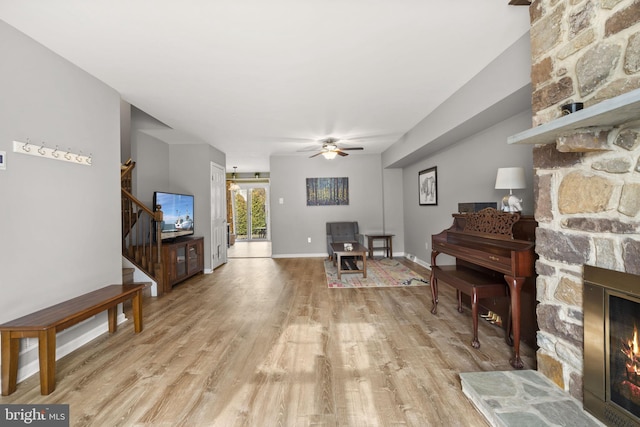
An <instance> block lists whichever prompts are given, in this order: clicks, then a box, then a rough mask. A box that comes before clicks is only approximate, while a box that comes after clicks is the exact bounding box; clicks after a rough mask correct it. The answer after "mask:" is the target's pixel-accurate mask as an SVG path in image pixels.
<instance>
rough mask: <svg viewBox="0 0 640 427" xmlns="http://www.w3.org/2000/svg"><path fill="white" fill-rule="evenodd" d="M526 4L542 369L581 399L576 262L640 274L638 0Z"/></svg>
mask: <svg viewBox="0 0 640 427" xmlns="http://www.w3.org/2000/svg"><path fill="white" fill-rule="evenodd" d="M529 10H530V15H531V51H532V64H533V65H532V71H531V79H532V88H533V94H532V106H533V120H532V122H533V128H532V129H530V130H528V131H526V132H523V133H521V134H518V135H515V136H514V137H512V138H510V140H509V142H510V143H530V144H535V147H534V148H533V161H534V169H535V201H536V208H535V218H536V220H537V221H538V231H537V236H536V242H537V243H536V252H537V253H538V255H539V260H538V263H537V265H536V270H537V273H538V279H537V299H538V301H539V305H538V308H537V316H538V324H539V328H540V330H539V332H538V335H537V342H538V346H539V350H538V353H537V362H538V370H539V371H540V372H541V373H543V374H544V375H545V376H547V377H548V378H549V379H551V380H552V381H553V382H555V383H556V384H557V385H558V386H559V387H560V388H562V389H564V390H566V391H568V392H569V393H570V394H571V395H572V396H574V397H575V398H577V399H578V400H582V399H583V392H582V389H583V369H584V366H583V322H584V319H583V316H584V313H583V291H582V274H583V265H585V264H586V265H592V266H598V267H603V268H607V269H611V270H617V271H622V272H628V273H633V274H640V159H639V158H640V90H638V88H640V0H567V1H561V0H535V1H534V2H533V3H532V5H531V6H530V9H529ZM572 102H583V103H584V105H585V109H584V110H581V111H578V112H576V113H573V114H570V115H568V116H564V117H561V110H560V107H561V106H562V105H564V104H567V103H572Z"/></svg>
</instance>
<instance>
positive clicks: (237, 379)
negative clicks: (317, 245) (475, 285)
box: [0, 258, 534, 427]
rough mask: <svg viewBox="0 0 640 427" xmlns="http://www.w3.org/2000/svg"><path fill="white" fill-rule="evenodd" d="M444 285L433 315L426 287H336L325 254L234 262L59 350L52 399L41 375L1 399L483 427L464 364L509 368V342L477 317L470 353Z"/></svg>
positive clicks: (210, 417) (183, 416)
mask: <svg viewBox="0 0 640 427" xmlns="http://www.w3.org/2000/svg"><path fill="white" fill-rule="evenodd" d="M406 262H407V263H408V264H409V265H413V266H414V267H419V266H416V265H415V264H413V263H410V262H408V261H406ZM440 290H441V291H440V293H441V296H440V304H439V305H438V314H437V315H435V316H434V315H432V314H431V313H430V312H429V310H430V309H431V296H430V289H429V287H428V286H422V287H411V288H406V287H405V288H400V289H396V288H377V289H328V288H327V286H326V282H325V278H324V270H323V260H322V259H320V258H296V259H270V258H247V259H233V260H230V261H229V262H228V263H227V264H226V265H224V266H222V267H220V268H218V269H217V270H216V271H215V272H214V273H213V274H209V275H199V276H196V277H194V278H192V279H190V280H188V281H187V282H184V283H183V284H181V285H178V286H176V287H175V288H174V289H173V292H171V293H170V294H167V295H166V296H164V297H162V298H157V299H151V298H150V299H148V300H147V301H146V302H145V304H144V321H145V328H144V331H143V332H142V333H141V334H139V335H134V334H133V333H132V331H131V328H130V327H127V326H128V325H122V326H121V327H119V329H118V331H117V332H116V333H115V334H114V335H113V336H108V335H104V336H101V337H99V338H97V339H96V340H94V341H92V342H91V343H89V344H87V345H86V346H84V347H83V348H81V349H78V350H76V351H75V352H73V353H72V354H70V355H68V356H66V357H64V358H63V359H61V360H59V361H58V364H57V388H56V390H55V391H54V392H53V393H52V394H51V395H49V396H41V395H40V389H39V381H38V376H37V375H35V376H33V377H30V378H28V379H27V380H25V381H24V382H22V383H20V384H18V390H17V391H16V392H15V393H14V394H12V395H11V396H7V397H2V398H1V399H0V403H37V404H52V403H66V404H69V405H70V412H71V425H72V426H154V427H155V426H225V427H226V426H486V425H487V423H486V422H485V421H484V419H483V417H482V416H481V415H480V413H479V412H477V411H476V409H475V408H474V407H473V405H472V404H471V403H470V402H469V401H468V400H467V398H466V397H465V396H464V394H463V393H462V390H461V386H460V379H459V376H458V374H459V373H460V372H472V371H487V370H511V369H512V368H511V367H510V365H509V363H508V360H507V359H508V357H509V355H510V354H511V349H510V348H509V347H508V346H507V345H506V344H505V342H504V338H503V335H502V334H501V333H500V330H499V329H498V328H496V327H495V326H492V325H490V324H488V323H486V322H483V321H481V324H480V328H479V338H480V342H481V344H482V347H481V348H480V349H479V350H474V349H473V348H472V347H471V345H470V342H471V338H472V335H471V318H470V313H469V311H468V310H467V311H465V313H463V314H460V313H458V312H457V311H456V303H455V293H454V291H453V290H452V289H451V288H450V287H449V286H445V285H444V284H443V285H441V286H440ZM523 353H524V354H523V356H524V361H525V364H527V366H528V367H532V363H533V362H532V361H533V359H532V357H533V356H534V354H533V351H532V350H531V349H527V348H526V347H525V348H524V352H523ZM499 386H500V384H496V387H499Z"/></svg>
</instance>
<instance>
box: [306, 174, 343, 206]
mask: <svg viewBox="0 0 640 427" xmlns="http://www.w3.org/2000/svg"><path fill="white" fill-rule="evenodd" d="M348 204H349V178H347V177H343V178H307V206H333V205H348Z"/></svg>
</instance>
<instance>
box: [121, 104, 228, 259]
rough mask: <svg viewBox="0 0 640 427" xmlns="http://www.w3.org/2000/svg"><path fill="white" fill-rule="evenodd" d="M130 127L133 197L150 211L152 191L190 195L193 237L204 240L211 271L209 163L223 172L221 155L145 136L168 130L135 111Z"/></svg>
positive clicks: (205, 146) (213, 150)
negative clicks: (193, 222)
mask: <svg viewBox="0 0 640 427" xmlns="http://www.w3.org/2000/svg"><path fill="white" fill-rule="evenodd" d="M131 123H132V124H131V129H132V131H131V152H132V158H133V160H134V161H135V162H136V168H135V169H134V196H136V197H137V198H138V200H140V201H141V202H143V203H144V204H145V205H146V206H147V207H149V208H153V193H154V191H168V192H173V193H185V194H193V195H194V202H195V206H194V208H195V212H194V213H193V215H194V219H195V230H194V233H195V235H196V236H202V237H204V267H205V270H209V269H211V265H212V263H211V187H210V183H211V162H214V163H217V164H218V165H220V166H222V167H223V168H224V167H225V165H226V157H225V155H224V153H222V152H221V151H220V150H217V149H216V148H213V147H212V146H210V145H208V144H167V143H166V142H164V141H162V140H160V139H158V138H156V137H154V136H151V135H149V134H148V133H146V132H145V130H157V129H169V128H168V127H167V126H166V125H164V124H163V123H161V122H159V121H157V120H156V119H154V118H153V117H151V116H149V115H148V114H146V113H144V112H143V111H140V110H139V109H137V108H132V120H131Z"/></svg>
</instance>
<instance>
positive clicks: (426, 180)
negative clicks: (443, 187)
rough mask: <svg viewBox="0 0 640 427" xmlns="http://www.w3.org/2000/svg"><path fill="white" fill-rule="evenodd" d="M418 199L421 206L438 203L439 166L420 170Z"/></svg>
mask: <svg viewBox="0 0 640 427" xmlns="http://www.w3.org/2000/svg"><path fill="white" fill-rule="evenodd" d="M418 200H419V201H420V205H421V206H424V205H434V206H435V205H437V204H438V168H437V167H436V166H434V167H432V168H429V169H425V170H422V171H420V172H418Z"/></svg>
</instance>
